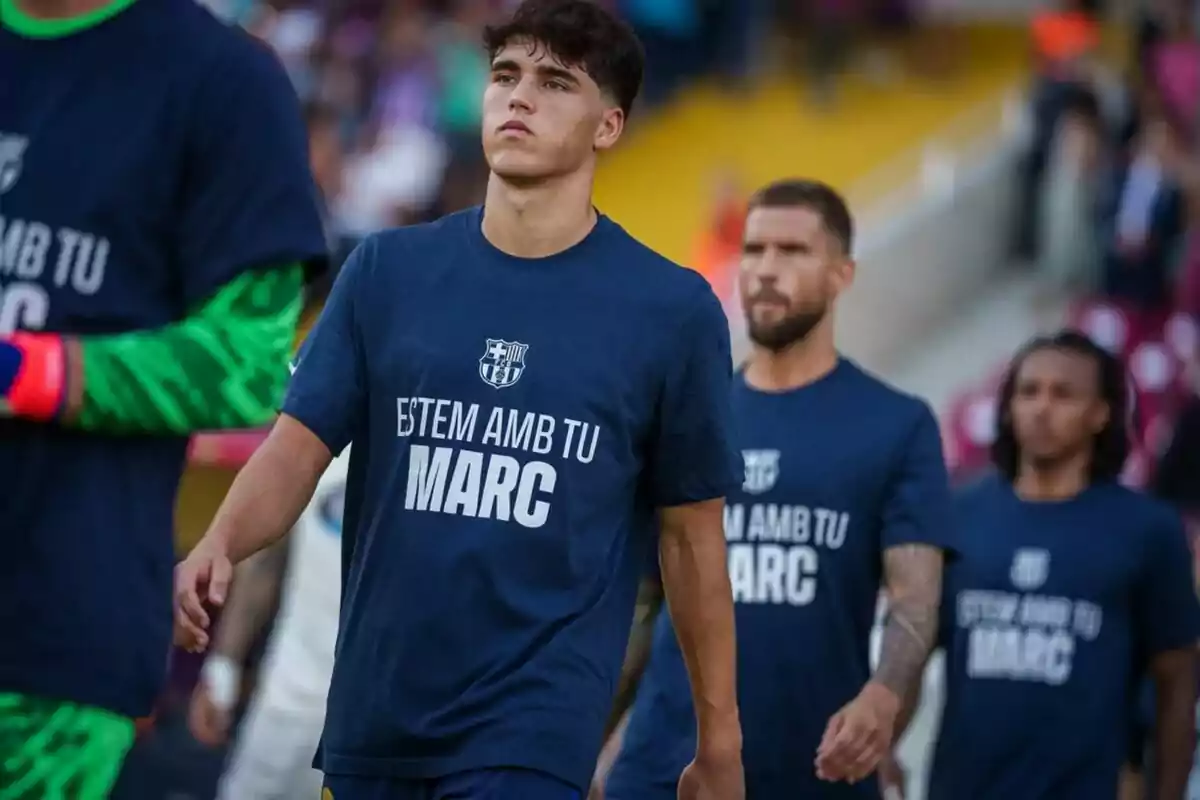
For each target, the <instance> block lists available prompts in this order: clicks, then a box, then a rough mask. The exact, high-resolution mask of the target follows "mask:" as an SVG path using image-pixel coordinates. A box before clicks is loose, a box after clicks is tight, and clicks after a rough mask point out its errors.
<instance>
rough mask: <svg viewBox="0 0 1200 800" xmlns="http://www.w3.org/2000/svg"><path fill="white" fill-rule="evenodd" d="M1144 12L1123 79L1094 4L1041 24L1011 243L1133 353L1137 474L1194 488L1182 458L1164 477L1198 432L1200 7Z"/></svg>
mask: <svg viewBox="0 0 1200 800" xmlns="http://www.w3.org/2000/svg"><path fill="white" fill-rule="evenodd" d="M1140 10H1141V15H1140V18H1139V22H1138V25H1137V28H1136V38H1135V41H1133V42H1131V43H1130V50H1131V53H1132V55H1133V57H1132V59H1131V63H1130V65H1129V70H1128V74H1122V73H1120V72H1117V71H1115V70H1112V69H1111V68H1109V67H1108V66H1106V65H1105V64H1104V62H1103V61H1102V60H1100V59H1098V58H1096V57H1095V51H1096V48H1097V46H1098V43H1099V36H1100V34H1099V22H1098V21H1097V20H1096V19H1095V18H1094V17H1093V11H1094V9H1092V8H1089V7H1088V5H1087V4H1085V3H1083V2H1079V0H1066V1H1065V2H1064V3H1063V4H1062V6H1061V7H1060V8H1059V9H1058V10H1055V11H1051V12H1046V13H1044V14H1042V15H1041V16H1039V17H1037V18H1035V20H1034V21H1033V31H1032V33H1033V37H1032V38H1033V44H1034V51H1035V54H1036V58H1037V64H1036V79H1035V85H1034V87H1033V91H1032V95H1031V102H1032V113H1031V119H1032V121H1033V126H1032V136H1031V137H1030V141H1029V149H1028V151H1027V153H1026V154H1025V157H1024V159H1023V162H1022V169H1021V174H1020V191H1019V193H1018V199H1019V209H1018V214H1017V220H1018V229H1017V231H1016V236H1015V242H1014V244H1015V250H1016V253H1017V255H1018V256H1019V257H1020V258H1021V259H1022V260H1025V261H1027V262H1029V263H1032V264H1034V265H1036V267H1037V268H1038V270H1039V271H1040V272H1041V274H1042V275H1043V276H1044V278H1045V280H1046V282H1047V291H1048V292H1054V291H1059V292H1063V293H1065V294H1068V295H1069V296H1079V295H1085V296H1089V297H1094V298H1096V299H1097V301H1098V302H1097V303H1095V304H1094V305H1092V306H1090V310H1088V311H1087V312H1086V313H1083V312H1081V316H1080V319H1079V320H1078V321H1079V322H1080V324H1081V325H1082V326H1083V327H1084V328H1085V330H1087V332H1088V333H1090V334H1091V335H1092V336H1093V337H1094V338H1096V339H1098V340H1099V341H1101V342H1102V343H1104V344H1107V345H1108V346H1110V347H1112V348H1113V349H1115V350H1117V351H1119V352H1124V353H1126V355H1127V357H1128V360H1129V368H1130V376H1131V379H1132V385H1133V389H1134V391H1135V392H1136V393H1137V394H1138V400H1139V404H1138V411H1139V420H1138V426H1139V429H1140V430H1141V432H1142V438H1143V441H1142V442H1141V444H1142V446H1143V447H1142V450H1143V452H1142V455H1143V458H1142V459H1141V462H1135V463H1133V464H1132V465H1131V469H1133V470H1134V472H1135V473H1136V475H1135V477H1136V478H1137V479H1138V480H1139V481H1142V482H1146V481H1152V482H1154V483H1156V484H1160V483H1161V484H1163V485H1164V486H1166V485H1170V486H1171V487H1177V486H1178V487H1183V486H1185V485H1187V486H1192V487H1194V486H1200V472H1192V473H1191V474H1190V475H1189V476H1187V478H1186V479H1184V478H1182V477H1181V476H1178V475H1175V474H1173V472H1174V471H1175V470H1176V468H1177V460H1175V459H1174V457H1173V456H1172V458H1171V459H1168V460H1167V461H1166V462H1165V464H1162V465H1161V466H1162V467H1163V468H1162V469H1157V467H1158V466H1160V464H1159V462H1160V461H1161V460H1162V458H1163V456H1164V454H1165V453H1167V452H1168V449H1167V448H1168V447H1169V446H1170V445H1171V443H1172V440H1173V439H1178V438H1179V434H1178V433H1176V431H1177V430H1178V431H1186V430H1188V429H1189V428H1190V427H1191V426H1190V425H1189V426H1177V425H1176V421H1177V420H1178V419H1179V417H1180V416H1181V415H1183V414H1184V413H1185V411H1187V410H1188V409H1189V408H1191V407H1192V406H1194V405H1196V404H1197V403H1200V401H1198V400H1197V399H1196V395H1197V390H1198V389H1200V385H1198V382H1197V377H1198V376H1197V374H1196V369H1197V362H1196V355H1197V353H1196V333H1195V331H1196V321H1197V319H1200V3H1197V2H1196V1H1195V0H1148V2H1146V3H1145V4H1144V5H1143V7H1142V8H1141V9H1140ZM1188 413H1189V414H1190V413H1192V412H1190V411H1188ZM1179 444H1182V440H1180V442H1179ZM1197 445H1200V441H1196V442H1193V443H1192V447H1191V448H1189V449H1194V447H1195V446H1197ZM1172 449H1177V448H1172ZM1164 481H1165V483H1163V482H1164ZM1164 491H1168V493H1170V494H1173V495H1178V496H1172V498H1171V499H1173V500H1176V501H1177V502H1179V503H1181V504H1186V505H1187V506H1188V507H1189V510H1195V509H1197V508H1200V497H1197V496H1196V495H1197V490H1196V489H1195V488H1191V489H1189V490H1188V493H1189V494H1190V495H1192V496H1191V497H1187V498H1185V497H1183V496H1182V495H1179V493H1180V492H1181V491H1183V489H1182V488H1171V489H1169V490H1166V489H1164Z"/></svg>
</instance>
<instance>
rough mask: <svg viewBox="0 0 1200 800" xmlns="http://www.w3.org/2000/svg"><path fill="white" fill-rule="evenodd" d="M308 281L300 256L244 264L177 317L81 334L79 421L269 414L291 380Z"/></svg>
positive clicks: (122, 425)
mask: <svg viewBox="0 0 1200 800" xmlns="http://www.w3.org/2000/svg"><path fill="white" fill-rule="evenodd" d="M303 283H304V271H303V268H302V267H300V266H299V265H296V266H292V267H288V268H286V269H278V270H271V271H263V272H251V273H245V274H243V275H240V276H239V277H237V278H235V279H234V280H233V281H231V282H230V283H228V284H226V285H225V286H224V287H222V288H221V289H220V290H219V291H218V292H217V293H216V294H215V295H213V297H212V298H210V299H209V300H208V301H207V302H206V303H205V304H204V305H203V306H202V307H201V308H199V309H198V310H197V311H195V312H194V313H193V314H192V315H191V316H189V317H188V318H186V319H184V320H182V321H180V322H177V323H174V324H171V325H167V326H165V327H162V328H158V329H155V330H149V331H133V332H130V333H121V334H114V335H108V336H85V337H82V338H81V339H80V351H81V353H82V360H83V398H82V404H81V406H80V409H79V415H78V417H77V419H76V421H75V425H76V426H77V427H79V428H82V429H84V430H88V431H95V432H103V433H117V434H137V433H145V434H160V435H170V434H177V435H188V434H191V433H194V432H196V431H200V430H216V429H223V428H249V427H256V426H259V425H264V424H266V423H268V422H270V421H271V420H272V419H273V418H274V416H275V414H276V412H277V410H278V408H279V403H280V401H281V400H282V397H283V391H284V387H285V385H286V383H287V376H288V369H287V364H288V358H289V357H290V355H291V348H292V344H293V341H294V339H295V335H296V325H297V322H298V321H299V319H300V311H301V307H302V304H303V299H302V297H303V292H302V289H303Z"/></svg>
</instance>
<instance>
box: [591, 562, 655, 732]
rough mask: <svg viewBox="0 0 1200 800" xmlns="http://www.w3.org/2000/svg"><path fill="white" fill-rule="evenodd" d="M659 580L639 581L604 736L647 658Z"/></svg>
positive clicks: (614, 724) (623, 709)
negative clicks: (636, 597)
mask: <svg viewBox="0 0 1200 800" xmlns="http://www.w3.org/2000/svg"><path fill="white" fill-rule="evenodd" d="M662 604H663V590H662V584H660V583H659V582H658V581H656V580H652V579H646V580H645V581H643V582H642V586H641V590H640V592H639V593H638V602H637V607H636V609H635V610H634V616H633V629H632V630H631V631H630V634H629V646H628V648H627V649H626V650H625V665H624V667H622V669H621V679H620V681H619V682H618V683H617V691H616V694H615V696H614V697H613V707H612V712H611V713H610V714H609V717H608V725H607V726H606V727H605V729H604V738H605V739H606V740H607V739H608V738H609V737H610V736H613V735H614V733H615V731H616V729H617V727H618V726H619V724H620V722H621V720H622V719H623V718H624V717H625V714H626V712H627V711H629V707H630V706H631V705H632V704H633V697H634V695H635V694H636V692H637V686H638V683H639V682H640V681H641V679H642V673H643V672H645V671H646V664H647V662H648V661H649V660H650V648H651V644H652V643H653V641H654V624H655V621H656V620H657V619H658V613H659V611H661V610H662Z"/></svg>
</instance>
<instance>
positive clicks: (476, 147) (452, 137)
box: [435, 0, 491, 212]
mask: <svg viewBox="0 0 1200 800" xmlns="http://www.w3.org/2000/svg"><path fill="white" fill-rule="evenodd" d="M451 6H452V8H451V16H450V18H449V19H448V20H446V21H445V22H443V23H442V24H441V26H440V27H439V30H438V31H437V33H438V36H437V49H436V51H435V56H436V59H437V66H438V79H439V88H440V97H439V101H438V126H439V128H440V130H441V132H442V136H443V137H444V139H445V142H446V151H447V158H448V161H447V164H446V174H445V178H444V181H443V185H442V193H441V197H440V199H439V206H440V207H441V208H439V210H444V211H446V212H449V211H455V210H458V209H460V208H463V207H466V206H471V205H475V204H477V203H481V202H483V191H484V189H485V188H486V184H487V175H488V167H487V162H486V161H485V160H484V158H483V147H482V145H481V142H480V138H479V130H480V127H479V126H480V124H481V123H480V120H481V107H480V104H479V98H480V97H482V96H483V90H484V89H485V88H486V86H487V81H488V74H489V70H490V65H489V64H488V61H487V57H486V55H485V53H484V52H483V48H481V47H480V45H479V42H480V41H481V38H480V37H481V35H482V31H483V26H484V25H485V24H486V23H487V22H488V19H489V18H490V16H491V3H490V2H488V0H451Z"/></svg>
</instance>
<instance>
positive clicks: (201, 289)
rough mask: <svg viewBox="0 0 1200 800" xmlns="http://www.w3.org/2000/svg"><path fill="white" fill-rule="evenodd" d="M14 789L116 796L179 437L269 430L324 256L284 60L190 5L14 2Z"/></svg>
mask: <svg viewBox="0 0 1200 800" xmlns="http://www.w3.org/2000/svg"><path fill="white" fill-rule="evenodd" d="M0 76H3V77H2V78H0V480H2V481H3V485H4V486H5V492H4V500H3V501H2V503H0V506H2V513H0V520H2V521H0V542H2V543H3V548H4V557H3V558H2V559H0V607H3V608H4V609H5V615H6V620H7V621H6V623H5V625H4V627H3V630H2V631H0V798H4V800H9V798H18V797H39V798H41V797H70V798H73V800H93V799H96V798H101V797H106V796H107V791H108V786H109V784H110V782H111V780H112V778H113V776H114V775H115V773H116V771H117V769H118V768H119V766H120V762H121V759H122V757H123V754H124V752H125V750H126V749H127V747H128V746H129V744H130V742H131V740H132V738H133V731H134V724H133V721H132V720H133V718H135V717H139V716H143V715H145V714H147V713H148V712H149V711H150V708H151V704H152V702H153V700H154V699H155V697H156V696H157V694H158V693H159V690H160V688H161V686H162V685H163V681H164V677H165V674H166V669H167V657H168V652H169V647H170V642H171V602H170V592H171V588H170V587H171V570H172V567H173V565H174V561H175V559H174V552H173V545H172V531H173V527H174V526H173V511H174V503H175V493H176V488H177V484H178V481H179V476H180V472H181V470H182V468H183V463H184V455H185V450H186V447H187V439H188V435H189V434H190V433H192V432H193V431H196V430H201V429H212V428H222V427H242V426H252V425H259V424H263V423H265V422H268V421H269V420H270V419H271V418H272V416H273V414H274V410H275V408H276V406H277V403H278V402H279V399H280V398H281V397H282V394H283V388H284V385H285V383H286V378H287V370H286V365H287V358H288V354H289V351H290V347H291V343H292V339H293V338H294V336H295V325H296V320H297V317H298V315H299V312H300V308H301V304H302V283H303V268H302V264H301V262H306V261H308V260H310V259H317V258H321V257H323V256H324V251H325V245H324V241H323V239H322V235H321V225H320V219H319V216H318V210H317V203H316V198H315V192H314V188H313V182H312V177H311V174H310V172H309V169H308V157H307V156H308V154H307V148H306V142H305V133H304V127H303V121H302V118H301V114H300V109H299V107H298V103H297V100H296V97H295V94H294V92H293V91H292V88H291V85H290V83H289V82H288V80H287V77H286V75H285V74H284V72H283V70H282V68H281V67H280V66H279V64H278V63H277V62H276V60H275V59H274V57H273V56H272V55H271V54H270V53H269V52H268V51H266V50H264V49H263V48H262V47H261V46H260V45H259V44H258V43H257V42H255V41H253V40H252V39H251V38H250V37H249V36H247V35H245V34H243V33H241V32H239V31H236V30H234V29H231V28H228V27H227V26H225V25H224V24H222V23H221V22H219V21H218V20H216V19H215V18H213V17H212V16H211V15H210V14H209V13H208V12H207V11H206V10H204V9H203V8H201V7H200V6H198V5H197V4H196V3H194V2H192V0H112V2H103V1H100V2H98V1H97V0H56V1H55V2H50V1H49V0H0Z"/></svg>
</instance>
